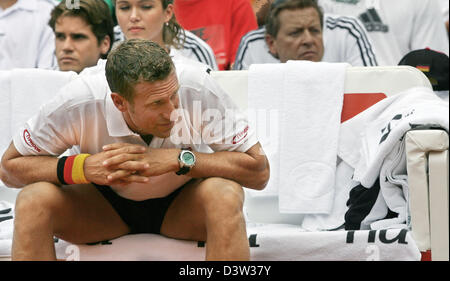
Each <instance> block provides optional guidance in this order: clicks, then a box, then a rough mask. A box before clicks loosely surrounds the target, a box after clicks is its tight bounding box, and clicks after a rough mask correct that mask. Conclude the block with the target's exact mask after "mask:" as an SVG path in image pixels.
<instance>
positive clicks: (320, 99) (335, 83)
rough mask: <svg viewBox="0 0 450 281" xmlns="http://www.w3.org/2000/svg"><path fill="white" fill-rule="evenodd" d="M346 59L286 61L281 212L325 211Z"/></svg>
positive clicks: (332, 175)
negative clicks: (340, 61)
mask: <svg viewBox="0 0 450 281" xmlns="http://www.w3.org/2000/svg"><path fill="white" fill-rule="evenodd" d="M347 66H348V64H343V63H336V64H334V63H333V64H332V63H324V62H320V63H315V62H309V61H289V62H287V63H286V64H285V79H284V91H283V94H282V95H281V96H280V98H281V99H282V101H283V104H282V114H281V118H280V123H281V125H280V126H281V142H280V145H281V151H280V175H279V177H280V180H281V184H280V186H279V209H280V212H281V213H304V214H327V213H329V212H330V211H331V208H332V205H333V198H334V182H335V170H336V160H337V148H338V136H339V127H340V121H341V112H342V105H343V96H344V80H345V73H346V68H347Z"/></svg>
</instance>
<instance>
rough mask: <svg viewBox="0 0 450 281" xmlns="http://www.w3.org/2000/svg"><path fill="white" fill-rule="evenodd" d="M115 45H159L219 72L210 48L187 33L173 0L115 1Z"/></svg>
mask: <svg viewBox="0 0 450 281" xmlns="http://www.w3.org/2000/svg"><path fill="white" fill-rule="evenodd" d="M113 2H114V4H115V14H116V17H117V22H118V24H119V25H118V26H116V27H115V28H114V34H115V36H116V42H117V41H122V40H124V39H131V38H141V39H148V40H152V41H155V42H157V43H158V44H160V45H161V46H163V47H165V48H166V50H167V51H168V52H170V53H171V55H172V56H182V57H186V58H190V59H192V60H195V61H199V62H201V63H204V64H206V65H208V66H209V67H210V68H212V69H213V70H218V67H217V63H216V61H215V58H214V52H213V50H212V49H211V47H210V46H209V45H208V44H206V43H205V42H204V41H203V40H202V39H200V38H199V37H197V36H195V35H194V34H193V33H191V32H188V31H187V30H184V29H183V28H182V27H181V26H180V25H179V24H178V22H177V20H176V18H175V15H174V12H173V0H158V1H155V0H140V1H138V0H114V1H113Z"/></svg>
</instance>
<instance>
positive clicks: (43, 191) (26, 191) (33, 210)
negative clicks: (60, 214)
mask: <svg viewBox="0 0 450 281" xmlns="http://www.w3.org/2000/svg"><path fill="white" fill-rule="evenodd" d="M59 192H60V190H59V187H57V186H55V185H53V184H51V183H46V182H39V183H34V184H31V185H28V186H26V187H24V188H23V189H22V190H21V191H20V193H19V194H18V196H17V199H16V206H15V220H16V222H19V223H20V222H22V221H24V220H25V221H26V224H27V225H30V224H36V223H42V222H44V221H50V218H51V216H52V214H53V213H55V211H56V207H57V194H58V193H59Z"/></svg>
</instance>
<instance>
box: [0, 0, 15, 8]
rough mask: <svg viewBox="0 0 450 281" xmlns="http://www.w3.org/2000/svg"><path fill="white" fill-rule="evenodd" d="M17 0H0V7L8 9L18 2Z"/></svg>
mask: <svg viewBox="0 0 450 281" xmlns="http://www.w3.org/2000/svg"><path fill="white" fill-rule="evenodd" d="M16 2H17V0H0V8H2V9H3V10H6V9H8V8H9V7H11V6H12V5H14V4H16Z"/></svg>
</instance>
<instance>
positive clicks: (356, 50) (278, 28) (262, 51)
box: [234, 0, 377, 70]
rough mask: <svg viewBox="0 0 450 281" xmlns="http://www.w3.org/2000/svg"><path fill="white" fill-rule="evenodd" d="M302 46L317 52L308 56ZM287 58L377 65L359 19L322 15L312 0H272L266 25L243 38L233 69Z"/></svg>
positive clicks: (356, 64)
mask: <svg viewBox="0 0 450 281" xmlns="http://www.w3.org/2000/svg"><path fill="white" fill-rule="evenodd" d="M294 32H297V33H295V34H294ZM305 48H306V49H305ZM305 50H307V51H308V52H315V53H316V54H315V55H313V56H312V57H308V56H307V55H303V52H304V51H305ZM287 60H311V61H324V62H347V63H349V64H351V65H353V66H376V65H377V60H376V56H375V52H374V50H373V48H372V44H371V42H370V39H369V38H368V36H367V34H366V33H365V31H364V28H363V27H362V26H361V24H360V22H359V21H358V20H356V19H355V18H352V17H341V16H335V15H331V14H326V15H323V14H322V11H321V9H320V7H319V6H317V4H316V3H315V1H311V0H307V1H302V0H290V1H284V0H283V1H275V2H274V3H273V4H272V8H271V12H270V14H269V17H268V19H267V22H266V25H265V27H261V28H260V29H258V30H255V31H251V32H249V33H247V34H246V35H245V36H244V37H243V38H242V40H241V43H240V46H239V50H238V52H237V55H236V61H235V64H234V69H235V70H241V69H248V68H249V67H250V65H251V64H254V63H279V62H280V61H281V62H285V61H287Z"/></svg>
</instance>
